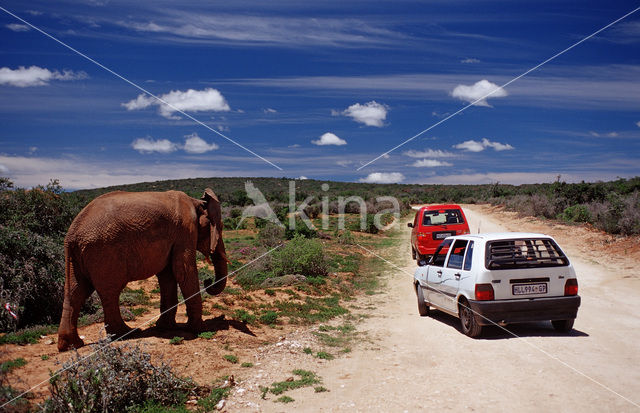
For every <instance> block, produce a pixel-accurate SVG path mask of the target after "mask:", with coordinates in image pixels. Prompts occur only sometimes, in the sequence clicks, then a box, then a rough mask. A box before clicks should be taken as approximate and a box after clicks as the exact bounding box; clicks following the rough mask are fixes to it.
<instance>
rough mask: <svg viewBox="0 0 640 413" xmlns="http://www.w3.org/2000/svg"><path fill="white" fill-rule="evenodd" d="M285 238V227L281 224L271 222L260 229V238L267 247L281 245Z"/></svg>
mask: <svg viewBox="0 0 640 413" xmlns="http://www.w3.org/2000/svg"><path fill="white" fill-rule="evenodd" d="M285 239H286V238H285V229H284V228H283V227H281V226H279V225H275V224H272V223H269V224H267V225H266V226H264V227H263V228H261V229H260V231H258V240H260V243H261V244H262V245H264V246H265V247H267V248H273V247H275V246H277V245H280V244H282V242H283V241H284V240H285Z"/></svg>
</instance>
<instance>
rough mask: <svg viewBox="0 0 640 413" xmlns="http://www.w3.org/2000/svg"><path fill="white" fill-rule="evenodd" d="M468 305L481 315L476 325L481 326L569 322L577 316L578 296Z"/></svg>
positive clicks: (472, 302)
mask: <svg viewBox="0 0 640 413" xmlns="http://www.w3.org/2000/svg"><path fill="white" fill-rule="evenodd" d="M469 305H470V306H471V309H472V310H473V311H474V312H475V313H476V314H479V315H481V317H478V323H479V324H481V325H489V324H493V323H526V322H529V321H547V320H571V319H574V318H576V315H577V314H578V307H580V296H577V295H576V296H572V297H554V298H533V299H520V300H499V301H469ZM489 320H491V321H489ZM492 322H493V323H492Z"/></svg>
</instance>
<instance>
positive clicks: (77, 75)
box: [0, 66, 89, 87]
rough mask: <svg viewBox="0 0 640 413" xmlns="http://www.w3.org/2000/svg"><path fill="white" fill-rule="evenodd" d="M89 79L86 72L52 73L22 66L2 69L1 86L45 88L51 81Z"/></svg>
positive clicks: (0, 73) (0, 71) (47, 70)
mask: <svg viewBox="0 0 640 413" xmlns="http://www.w3.org/2000/svg"><path fill="white" fill-rule="evenodd" d="M88 77H89V76H87V74H86V73H85V72H74V71H72V70H63V71H62V72H59V71H57V70H54V71H51V70H49V69H45V68H43V67H38V66H31V67H24V66H20V67H18V68H17V69H10V68H8V67H2V68H0V85H9V86H16V87H30V86H45V85H47V84H49V81H51V80H78V79H86V78H88Z"/></svg>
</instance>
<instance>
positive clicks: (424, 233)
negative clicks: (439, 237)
mask: <svg viewBox="0 0 640 413" xmlns="http://www.w3.org/2000/svg"><path fill="white" fill-rule="evenodd" d="M429 235H431V234H430V233H429V232H418V236H419V237H428V236H429Z"/></svg>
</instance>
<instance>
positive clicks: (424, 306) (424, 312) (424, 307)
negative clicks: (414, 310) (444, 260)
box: [415, 283, 429, 317]
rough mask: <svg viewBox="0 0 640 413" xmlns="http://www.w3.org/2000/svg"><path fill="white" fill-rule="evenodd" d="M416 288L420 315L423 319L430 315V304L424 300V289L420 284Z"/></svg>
mask: <svg viewBox="0 0 640 413" xmlns="http://www.w3.org/2000/svg"><path fill="white" fill-rule="evenodd" d="M415 287H416V296H417V297H418V314H420V316H421V317H426V316H428V315H429V304H428V303H427V302H426V301H425V300H424V294H423V293H422V287H420V284H417V283H416V284H415Z"/></svg>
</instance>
